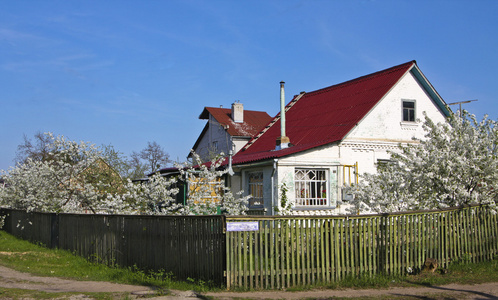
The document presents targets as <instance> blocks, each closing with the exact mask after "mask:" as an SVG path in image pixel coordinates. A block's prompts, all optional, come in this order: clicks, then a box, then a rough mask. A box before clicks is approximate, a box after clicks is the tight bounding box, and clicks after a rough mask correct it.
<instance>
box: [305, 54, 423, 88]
mask: <svg viewBox="0 0 498 300" xmlns="http://www.w3.org/2000/svg"><path fill="white" fill-rule="evenodd" d="M409 64H415V65H416V64H417V62H416V61H415V60H412V61H409V62H406V63H403V64H400V65H397V66H394V67H390V68H387V69H384V70H380V71H377V72H374V73H370V74H367V75H363V76H360V77H357V78H353V79H350V80H347V81H344V82H341V83H337V84H334V85H331V86H327V87H324V88H321V89H318V90H314V91H311V92H308V93H307V94H308V95H310V94H320V93H324V92H327V91H330V90H332V89H334V88H339V87H344V86H347V85H350V84H353V83H358V82H362V81H365V80H368V79H371V78H374V77H376V76H378V75H380V74H389V73H393V72H395V71H397V70H399V69H402V68H404V67H406V65H409Z"/></svg>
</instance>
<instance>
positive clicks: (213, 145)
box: [212, 141, 218, 152]
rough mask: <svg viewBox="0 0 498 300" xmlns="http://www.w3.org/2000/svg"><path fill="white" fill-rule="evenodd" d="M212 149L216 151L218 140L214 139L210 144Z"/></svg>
mask: <svg viewBox="0 0 498 300" xmlns="http://www.w3.org/2000/svg"><path fill="white" fill-rule="evenodd" d="M212 150H213V151H214V152H216V151H218V141H214V142H213V144H212Z"/></svg>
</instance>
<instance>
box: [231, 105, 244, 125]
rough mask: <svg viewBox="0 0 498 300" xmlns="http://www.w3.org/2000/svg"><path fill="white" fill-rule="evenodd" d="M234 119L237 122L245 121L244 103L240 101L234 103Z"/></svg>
mask: <svg viewBox="0 0 498 300" xmlns="http://www.w3.org/2000/svg"><path fill="white" fill-rule="evenodd" d="M232 120H233V121H234V122H235V123H243V122H244V105H243V104H242V103H240V101H236V102H234V103H232Z"/></svg>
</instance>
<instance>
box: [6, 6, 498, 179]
mask: <svg viewBox="0 0 498 300" xmlns="http://www.w3.org/2000/svg"><path fill="white" fill-rule="evenodd" d="M497 15H498V1H492V0H489V1H485V0H481V1H458V0H452V1H450V0H447V1H438V0H434V1H403V0H400V1H366V0H365V1H361V0H358V1H332V0H330V1H312V0H310V1H294V0H286V1H216V0H212V1H197V0H190V1H189V0H187V1H152V0H150V1H108V0H106V1H77V0H75V1H22V0H21V1H3V2H2V3H1V4H0V45H1V46H0V82H1V88H0V126H1V131H0V132H1V133H0V169H4V170H6V169H8V168H9V166H11V165H13V159H14V157H15V152H16V148H17V145H19V144H20V143H22V141H23V135H24V134H26V135H27V136H29V137H32V136H33V135H34V134H35V133H36V132H38V131H41V132H47V131H51V132H53V133H55V134H57V135H64V136H66V137H68V138H69V139H72V140H84V141H89V142H93V143H95V144H97V145H101V144H112V145H113V146H114V147H115V148H116V149H117V150H119V151H121V152H123V153H124V154H125V155H129V154H130V153H131V152H132V151H140V150H141V149H143V148H144V147H145V146H146V145H147V142H148V141H156V142H157V143H159V144H160V145H161V146H163V147H164V149H165V150H166V151H167V152H168V153H169V154H170V156H171V158H172V159H174V160H177V159H178V160H180V161H183V160H185V157H186V155H187V154H188V151H189V149H190V148H191V147H192V146H193V144H194V142H195V140H196V139H197V137H198V135H199V133H200V132H201V130H202V128H203V126H204V124H205V121H202V120H199V119H198V117H199V114H200V113H201V111H202V109H203V107H204V106H215V107H219V106H220V105H223V107H230V105H231V103H232V102H234V101H236V100H240V102H242V103H243V104H244V108H245V109H250V110H263V111H267V112H268V113H269V114H270V115H272V116H273V115H275V114H276V113H277V112H278V109H279V92H280V90H279V82H280V81H282V80H283V81H285V82H286V85H285V88H286V96H287V99H286V100H287V101H289V100H290V99H291V97H292V95H295V94H298V93H299V92H301V91H312V90H316V89H319V88H323V87H326V86H329V85H333V84H337V83H340V82H343V81H346V80H350V79H353V78H356V77H359V76H362V75H366V74H369V73H372V72H376V71H379V70H382V69H385V68H388V67H391V66H394V65H398V64H401V63H404V62H407V61H411V60H416V61H417V63H418V66H419V67H420V68H421V70H422V72H424V74H425V75H426V77H427V78H428V79H429V81H430V82H431V83H432V84H433V85H434V87H435V88H436V90H437V91H438V92H439V94H440V95H441V96H442V97H443V99H444V100H445V101H446V102H447V103H452V102H457V101H463V100H470V99H479V101H477V102H473V103H470V104H466V105H464V108H466V109H467V110H469V111H470V112H472V113H474V114H476V115H477V116H478V117H479V118H481V117H482V116H483V115H484V114H489V115H490V117H491V118H493V119H497V118H498V113H497V112H498V102H497V95H498V84H497V81H498V76H497V75H496V70H497V67H498V51H497V49H498V18H496V16H497ZM453 108H454V109H455V110H456V109H457V107H453Z"/></svg>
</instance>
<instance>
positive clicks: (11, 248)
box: [0, 231, 218, 298]
mask: <svg viewBox="0 0 498 300" xmlns="http://www.w3.org/2000/svg"><path fill="white" fill-rule="evenodd" d="M0 265H3V266H6V267H9V268H12V269H15V270H18V271H22V272H29V273H31V274H34V275H39V276H55V277H61V278H68V279H77V280H92V281H109V282H116V283H124V284H133V285H143V286H153V287H155V288H157V289H158V290H168V289H176V290H195V291H199V292H202V291H208V290H211V291H213V290H218V288H216V287H211V286H209V285H208V284H206V283H205V282H202V281H195V280H188V281H179V280H175V278H174V277H173V276H172V275H171V274H169V273H166V272H153V273H146V272H144V271H142V270H139V269H137V268H119V267H108V266H105V265H103V264H98V263H94V262H90V261H88V260H87V259H85V258H82V257H79V256H77V255H74V254H72V253H71V252H69V251H65V250H59V249H48V248H46V247H43V246H41V245H35V244H32V243H30V242H27V241H24V240H21V239H18V238H16V237H14V236H12V235H10V234H8V233H6V232H5V231H0ZM0 291H1V290H0ZM0 296H1V294H0ZM0 298H1V297H0Z"/></svg>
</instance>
